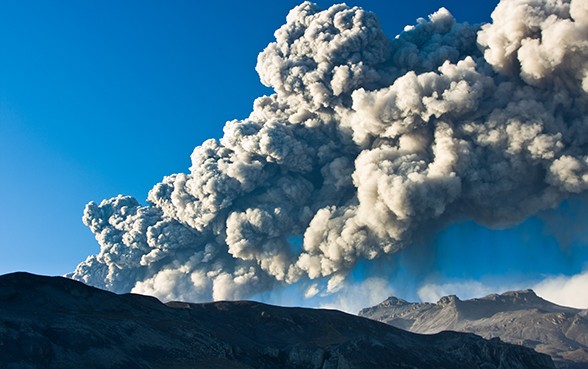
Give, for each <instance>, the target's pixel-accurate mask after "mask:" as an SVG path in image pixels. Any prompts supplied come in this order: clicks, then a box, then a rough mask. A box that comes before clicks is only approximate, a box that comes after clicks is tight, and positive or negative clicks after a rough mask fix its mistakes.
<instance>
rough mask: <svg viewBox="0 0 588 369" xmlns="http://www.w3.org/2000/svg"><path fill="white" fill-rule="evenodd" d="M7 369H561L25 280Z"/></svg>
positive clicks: (467, 340) (296, 318) (507, 354)
mask: <svg viewBox="0 0 588 369" xmlns="http://www.w3.org/2000/svg"><path fill="white" fill-rule="evenodd" d="M0 368H2V369H5V368H6V369H8V368H237V369H239V368H324V369H327V368H420V369H426V368H435V369H439V368H451V369H460V368H483V369H491V368H504V369H510V368H512V369H514V368H537V369H541V368H553V364H552V362H551V359H550V358H549V357H548V356H547V355H543V354H538V353H536V352H534V351H533V350H530V349H528V348H524V347H521V346H515V345H511V344H507V343H503V342H501V341H500V340H485V339H482V338H480V337H478V336H476V335H473V334H463V333H455V332H444V333H440V334H436V335H430V336H425V335H418V334H414V333H410V332H406V331H402V330H399V329H397V328H394V327H391V326H388V325H385V324H382V323H379V322H375V321H372V320H368V319H365V318H360V317H356V316H352V315H348V314H344V313H341V312H339V311H332V310H315V309H303V308H283V307H277V306H270V305H265V304H260V303H255V302H217V303H209V304H187V303H178V302H172V303H168V304H162V303H161V302H159V301H158V300H157V299H155V298H151V297H146V296H141V295H132V294H127V295H116V294H113V293H110V292H106V291H102V290H99V289H96V288H93V287H88V286H86V285H84V284H82V283H79V282H76V281H73V280H69V279H65V278H61V277H42V276H36V275H31V274H27V273H14V274H8V275H4V276H0Z"/></svg>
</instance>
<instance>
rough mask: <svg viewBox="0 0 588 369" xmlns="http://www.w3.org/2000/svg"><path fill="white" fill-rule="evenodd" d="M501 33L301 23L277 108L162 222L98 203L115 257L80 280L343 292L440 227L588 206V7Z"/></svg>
mask: <svg viewBox="0 0 588 369" xmlns="http://www.w3.org/2000/svg"><path fill="white" fill-rule="evenodd" d="M492 19H493V22H492V23H489V24H485V25H469V24H467V23H458V22H457V21H456V20H455V19H454V18H453V17H452V15H451V14H450V12H449V11H448V10H446V9H444V8H441V9H440V10H439V11H437V12H436V13H434V14H432V15H430V16H429V18H428V19H419V20H418V21H417V24H416V25H414V26H409V27H406V28H405V30H404V32H402V33H401V34H399V35H398V36H396V37H395V38H392V39H390V38H389V37H387V36H386V35H385V33H384V31H383V30H382V29H381V27H380V25H379V22H378V20H377V18H376V16H375V15H374V14H372V13H370V12H368V11H365V10H363V9H361V8H358V7H348V6H346V5H334V6H331V7H330V8H328V9H325V10H322V9H320V8H319V7H317V6H316V5H314V4H312V3H309V2H305V3H303V4H301V5H299V6H297V7H296V8H294V9H292V10H291V11H290V13H289V14H288V16H287V19H286V24H285V25H283V26H282V27H281V28H280V29H278V30H277V31H276V33H275V38H276V41H275V42H272V43H271V44H269V45H268V46H267V48H266V49H265V50H264V51H263V52H261V53H260V55H259V57H258V63H257V68H256V69H257V72H258V73H259V76H260V79H261V81H262V83H263V84H265V85H266V86H269V87H272V88H273V90H274V91H275V93H273V94H272V95H270V96H262V97H260V98H258V99H257V100H256V101H255V102H254V106H253V111H252V113H251V115H250V116H249V117H248V118H247V119H244V120H235V121H231V122H228V123H227V124H226V126H225V128H224V135H223V137H222V138H221V139H220V140H212V139H211V140H208V141H206V142H204V143H203V144H202V145H201V146H198V147H196V149H195V150H194V152H193V154H192V157H191V159H192V166H191V167H190V171H189V173H188V174H184V173H180V174H173V175H170V176H168V177H165V178H164V179H163V181H162V182H161V183H158V184H156V185H155V187H154V188H153V189H152V190H151V192H150V193H149V196H148V199H147V202H148V205H146V206H142V205H140V204H139V203H138V202H137V201H136V200H135V199H134V198H131V197H127V196H118V197H115V198H112V199H109V200H104V201H103V202H101V203H100V204H97V203H94V202H91V203H89V204H88V205H87V207H86V209H85V212H84V218H83V220H84V223H85V224H86V225H88V227H90V229H91V230H92V232H94V234H95V235H96V239H97V240H98V242H99V244H100V252H99V253H98V254H96V255H92V256H90V257H88V259H87V260H86V261H84V262H82V263H81V264H80V265H79V266H78V268H77V269H76V271H75V272H73V273H71V274H70V275H69V276H70V277H72V278H74V279H78V280H81V281H84V282H86V283H89V284H92V285H95V286H98V287H105V288H108V289H110V290H113V291H118V292H125V291H130V290H132V291H135V292H141V293H148V294H153V295H156V296H158V297H160V298H163V299H167V300H169V299H189V300H193V301H195V300H210V299H215V300H219V299H237V298H246V297H250V296H252V295H254V294H256V293H260V292H264V291H268V290H271V289H272V288H275V287H276V286H283V285H287V284H292V283H295V282H298V281H301V280H318V279H320V280H324V281H328V283H326V284H327V287H326V290H327V291H326V292H329V291H335V290H337V286H338V285H340V284H341V283H342V282H343V281H344V280H345V278H346V276H347V275H348V273H349V271H350V270H352V269H353V268H354V266H355V265H356V263H357V262H358V261H359V260H363V259H368V260H372V259H376V258H380V257H382V256H385V255H388V254H392V253H394V252H396V251H398V250H400V249H402V248H405V247H410V245H411V241H412V240H413V237H414V235H415V234H419V233H422V232H427V231H428V229H429V227H430V225H431V224H433V225H437V226H442V225H443V224H447V223H449V222H451V221H454V220H456V219H460V220H462V219H472V220H475V221H476V222H479V223H481V224H484V225H489V226H504V225H510V224H514V223H516V222H520V221H522V220H524V219H525V218H527V217H529V216H531V215H533V214H535V213H536V212H538V211H540V210H543V209H547V208H550V207H553V206H556V205H557V204H558V203H559V202H560V201H562V200H563V199H566V198H569V197H570V196H573V195H575V194H579V193H582V192H584V191H585V190H586V189H587V188H588V149H587V147H588V128H587V127H588V121H587V120H588V118H587V117H588V114H587V109H588V99H587V96H588V95H587V92H588V63H586V60H587V53H588V42H587V40H588V4H586V2H585V1H583V0H572V1H569V0H557V1H556V0H549V1H529V0H525V1H523V0H503V1H501V2H500V3H499V4H498V6H497V8H496V9H495V11H494V13H493V15H492ZM293 237H301V238H302V240H303V241H302V247H301V248H298V247H293V245H291V239H292V238H293ZM313 288H316V287H313Z"/></svg>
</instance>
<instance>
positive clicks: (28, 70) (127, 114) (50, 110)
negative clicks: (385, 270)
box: [0, 0, 588, 283]
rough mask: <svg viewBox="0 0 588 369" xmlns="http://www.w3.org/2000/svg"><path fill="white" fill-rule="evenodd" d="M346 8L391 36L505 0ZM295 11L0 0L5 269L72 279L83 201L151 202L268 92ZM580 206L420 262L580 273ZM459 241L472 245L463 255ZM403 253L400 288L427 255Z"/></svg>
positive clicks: (0, 242)
mask: <svg viewBox="0 0 588 369" xmlns="http://www.w3.org/2000/svg"><path fill="white" fill-rule="evenodd" d="M347 3H348V4H349V5H360V6H362V7H364V8H365V9H367V10H371V11H374V12H375V13H376V14H377V15H378V17H379V18H380V20H381V23H382V25H383V28H384V29H385V30H386V32H387V34H388V36H389V37H393V36H395V35H396V34H397V33H399V32H400V31H402V29H403V28H404V26H405V25H407V24H413V23H414V21H415V19H416V18H418V17H426V16H427V15H428V14H430V13H432V12H434V11H435V10H437V9H438V8H439V7H441V6H445V7H446V8H448V9H449V10H450V11H451V12H452V13H453V15H454V16H455V17H456V19H457V20H458V21H468V22H470V23H478V22H486V21H489V20H490V13H491V11H492V9H493V8H494V7H495V5H496V3H497V1H478V2H463V1H457V0H453V1H420V0H417V1H411V2H403V3H399V2H384V1H373V0H372V1H369V0H366V1H348V2H347ZM297 4H298V2H296V1H255V2H242V1H233V2H229V3H227V2H222V3H218V2H216V3H215V2H204V3H202V2H199V3H197V2H193V1H174V2H163V1H150V2H144V1H124V2H115V1H106V2H98V1H86V2H79V1H60V2H54V3H49V2H46V1H19V2H14V1H2V0H0V50H2V54H1V57H0V173H2V177H1V178H2V180H1V181H0V210H1V211H0V229H1V231H0V254H1V255H2V256H1V257H0V274H4V273H8V272H12V271H17V270H25V271H29V272H33V273H39V274H48V275H62V274H65V273H67V272H70V271H72V270H73V269H74V268H75V267H76V265H77V264H78V263H79V262H81V261H83V260H84V259H85V257H86V256H87V255H90V254H93V253H96V252H97V251H98V244H97V243H96V241H95V240H94V237H93V235H92V233H91V232H90V231H89V230H88V229H86V227H85V226H84V225H83V224H82V222H81V216H82V212H83V209H84V206H85V204H86V203H87V202H89V201H97V202H99V201H101V200H102V199H106V198H110V197H112V196H115V195H117V194H125V195H132V196H134V197H136V198H137V199H138V200H139V201H144V200H145V198H146V197H147V192H148V191H149V190H150V189H151V187H152V186H153V185H154V184H155V183H157V182H158V181H160V180H161V178H162V177H163V176H165V175H168V174H171V173H177V172H187V169H188V167H189V165H190V158H189V156H190V153H191V152H192V150H193V148H194V147H195V146H197V145H199V144H200V143H201V142H202V141H204V140H205V139H207V138H211V137H220V136H221V135H222V127H223V125H224V123H225V122H226V121H227V120H231V119H241V118H244V117H246V116H247V115H248V114H249V112H250V111H251V106H252V103H253V100H254V99H255V98H256V97H258V96H261V95H263V94H269V93H271V90H269V89H267V88H266V87H264V86H263V85H262V84H261V83H260V82H259V78H258V76H257V74H256V72H255V64H256V58H257V54H258V53H259V52H260V51H261V50H263V48H264V47H265V46H266V45H267V44H268V43H269V42H271V41H272V40H273V32H274V31H275V30H276V29H277V28H278V27H279V26H280V25H281V24H283V23H284V20H285V17H286V14H287V13H288V10H289V9H290V8H292V7H293V6H295V5H297ZM318 4H319V5H321V6H323V7H326V6H329V5H331V4H332V3H330V2H325V1H320V2H318ZM575 204H576V203H575V202H569V203H567V204H566V205H565V206H564V207H562V208H561V209H559V210H557V211H555V212H554V211H552V212H549V213H546V214H545V215H543V218H533V219H531V220H529V221H527V222H525V223H523V224H522V225H520V226H518V227H515V228H512V229H508V230H488V229H486V228H483V227H481V226H477V225H475V224H473V223H467V222H466V223H462V224H458V225H453V226H450V227H449V228H447V229H445V230H442V231H441V232H440V233H439V234H438V236H437V237H436V238H435V239H434V240H428V242H429V244H430V245H429V246H427V247H433V248H435V253H436V257H435V259H434V260H430V259H427V260H426V263H427V265H429V266H430V268H433V269H434V270H442V271H443V274H444V275H445V277H446V279H447V280H450V279H452V278H455V279H463V280H470V279H474V280H480V279H483V278H490V279H492V278H499V277H500V276H514V275H519V276H520V275H523V277H521V278H523V279H524V278H527V279H533V278H534V279H538V278H539V277H540V276H542V275H552V274H553V275H555V274H568V275H571V274H576V273H579V272H581V271H582V270H583V268H584V266H585V264H586V262H587V261H588V251H587V248H586V247H585V244H586V243H585V242H584V241H583V240H582V237H580V235H581V234H582V228H581V226H579V227H580V228H579V229H578V232H576V233H574V234H575V235H578V236H577V237H576V236H574V235H572V236H566V234H565V230H566V229H565V228H566V227H569V224H568V223H565V222H564V223H565V224H566V226H564V227H563V228H564V232H563V235H562V232H561V231H562V227H561V226H560V225H558V219H562V218H563V219H577V218H576V217H577V216H578V215H579V214H582V209H584V207H582V206H580V205H575ZM542 219H543V220H545V219H549V220H550V221H549V222H547V223H546V222H544V221H543V220H542ZM576 228H578V227H576ZM557 231H559V232H557ZM560 236H561V237H564V238H566V237H567V239H568V241H567V246H565V249H562V247H563V246H562V243H561V242H559V243H558V242H556V241H557V237H560ZM570 237H571V238H570ZM458 243H459V244H460V245H463V244H467V245H471V247H466V250H469V251H467V252H463V251H461V250H462V248H461V247H460V248H459V250H460V251H459V253H458V251H456V250H458V248H457V247H455V245H456V244H458ZM481 243H490V244H492V245H494V246H493V247H476V246H479V245H480V244H481ZM536 243H542V244H543V246H542V247H540V248H537V247H535V246H534V245H535V244H536ZM529 245H533V246H529ZM479 250H486V251H485V254H483V253H481V252H480V251H479ZM488 250H490V251H488ZM411 252H412V251H411ZM413 253H416V251H415V252H413ZM402 257H403V258H405V259H406V260H408V261H407V262H406V265H403V266H402V268H400V269H399V272H398V273H397V275H396V278H398V279H399V280H402V270H411V268H413V269H414V268H416V267H414V266H411V261H410V260H419V256H418V255H403V256H402ZM401 259H402V258H401ZM488 259H501V260H504V261H505V262H503V263H499V264H495V263H488V262H487V260H488ZM521 260H527V262H525V263H523V262H521ZM421 262H425V261H422V260H421V261H419V263H421ZM419 265H420V264H419ZM407 273H408V272H407ZM413 273H414V270H411V271H410V273H409V274H413ZM407 283H408V282H407Z"/></svg>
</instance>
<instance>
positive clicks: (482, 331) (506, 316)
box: [358, 289, 588, 368]
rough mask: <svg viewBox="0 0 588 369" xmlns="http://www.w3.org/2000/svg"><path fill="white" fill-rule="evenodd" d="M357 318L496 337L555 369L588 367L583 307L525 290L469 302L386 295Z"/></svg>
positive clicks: (452, 297)
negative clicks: (530, 351) (547, 360)
mask: <svg viewBox="0 0 588 369" xmlns="http://www.w3.org/2000/svg"><path fill="white" fill-rule="evenodd" d="M358 315H359V316H363V317H367V318H370V319H374V320H377V321H381V322H384V323H386V324H389V325H391V326H395V327H398V328H402V329H406V330H409V331H411V332H415V333H423V334H433V333H437V332H440V331H445V330H452V331H458V332H469V333H474V334H478V335H480V336H482V337H484V338H487V339H491V338H495V337H499V338H500V339H502V340H503V341H505V342H510V343H514V344H519V345H524V346H526V347H530V348H533V349H535V350H537V351H539V352H543V353H546V354H548V355H550V356H551V357H552V358H553V359H554V362H555V364H556V366H557V367H559V368H587V367H588V319H587V317H588V309H586V310H582V309H575V308H571V307H566V306H560V305H557V304H554V303H551V302H549V301H547V300H544V299H543V298H541V297H539V296H537V294H535V292H534V291H533V290H530V289H527V290H519V291H509V292H505V293H503V294H491V295H487V296H484V297H481V298H475V299H469V300H460V299H459V298H458V297H457V296H455V295H449V296H444V297H441V298H440V299H439V301H437V303H429V302H418V303H412V302H408V301H405V300H402V299H399V298H396V297H390V298H388V299H386V300H384V301H383V302H382V303H380V304H378V305H375V306H373V307H369V308H365V309H362V310H361V311H360V312H359V314H358Z"/></svg>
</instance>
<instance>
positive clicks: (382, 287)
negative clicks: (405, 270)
mask: <svg viewBox="0 0 588 369" xmlns="http://www.w3.org/2000/svg"><path fill="white" fill-rule="evenodd" d="M394 294H395V290H394V288H392V286H390V282H389V281H388V280H386V279H384V278H377V277H372V278H367V279H365V280H363V281H361V282H358V283H347V282H344V285H343V286H341V289H340V290H339V291H338V293H337V294H336V295H334V296H333V297H331V298H329V299H328V300H329V301H328V302H327V303H324V304H322V305H321V308H325V309H337V310H341V311H345V312H347V313H350V314H357V313H358V312H359V311H360V310H361V309H363V308H365V307H366V306H374V305H376V304H378V303H380V302H382V297H383V296H393V295H394Z"/></svg>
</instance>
